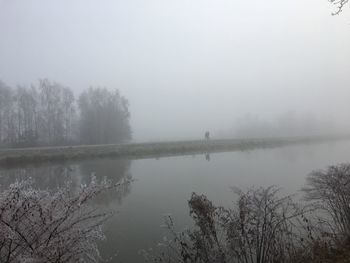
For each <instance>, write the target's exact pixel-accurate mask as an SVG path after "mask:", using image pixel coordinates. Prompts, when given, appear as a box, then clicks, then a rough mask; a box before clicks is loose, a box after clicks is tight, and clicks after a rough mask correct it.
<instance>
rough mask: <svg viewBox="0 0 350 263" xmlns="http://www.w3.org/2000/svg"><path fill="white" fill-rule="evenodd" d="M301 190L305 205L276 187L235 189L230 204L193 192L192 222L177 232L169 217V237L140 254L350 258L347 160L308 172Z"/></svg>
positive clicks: (192, 258) (156, 258)
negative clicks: (220, 204) (217, 203)
mask: <svg viewBox="0 0 350 263" xmlns="http://www.w3.org/2000/svg"><path fill="white" fill-rule="evenodd" d="M303 190H304V193H305V197H306V200H307V201H308V202H307V203H305V204H303V206H300V205H297V204H296V203H295V202H294V201H293V199H292V197H291V196H282V197H280V195H279V193H278V189H277V188H275V187H268V188H258V189H250V190H248V191H246V192H242V191H240V190H235V193H236V194H237V197H238V198H237V201H236V205H235V207H233V208H232V209H227V208H223V207H217V206H215V205H213V203H212V202H211V201H210V200H208V199H207V197H206V196H204V195H197V194H195V193H193V194H192V196H191V199H190V200H189V208H190V215H191V217H192V219H193V221H194V228H193V229H191V230H187V231H183V232H176V231H175V226H174V222H173V220H172V218H171V217H167V218H166V227H167V228H168V229H169V231H170V233H171V238H170V239H167V238H165V239H164V242H162V243H161V244H159V246H158V249H157V250H156V251H153V250H151V251H143V253H144V256H145V258H146V260H148V261H151V262H183V263H190V262H195V263H209V262H214V263H215V262H217V263H219V262H220V263H226V262H234V263H277V262H278V263H291V262H300V263H306V262H314V263H316V262H317V263H331V262H350V164H339V165H336V166H330V167H329V168H328V169H326V170H319V171H314V172H312V173H311V174H309V175H308V177H307V185H306V187H305V188H304V189H303Z"/></svg>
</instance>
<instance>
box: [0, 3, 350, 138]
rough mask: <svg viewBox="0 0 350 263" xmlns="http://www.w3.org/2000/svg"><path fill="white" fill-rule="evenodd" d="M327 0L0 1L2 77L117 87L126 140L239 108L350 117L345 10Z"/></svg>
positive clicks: (214, 124)
mask: <svg viewBox="0 0 350 263" xmlns="http://www.w3.org/2000/svg"><path fill="white" fill-rule="evenodd" d="M348 9H349V10H350V8H349V6H347V7H346V10H345V12H343V13H342V15H341V16H331V12H332V11H334V10H335V9H334V7H333V6H332V5H330V4H329V3H328V1H327V0H307V1H305V0H282V1H281V0H266V1H262V0H250V1H238V0H123V1H121V0H95V1H92V0H50V1H49V0H0V79H1V80H3V81H4V82H6V83H8V84H10V85H16V84H30V83H35V82H36V81H37V80H38V79H39V78H49V79H50V80H52V81H57V82H60V83H62V84H64V85H67V86H69V87H71V88H72V89H73V90H74V91H76V93H78V92H79V91H81V90H82V89H84V88H87V87H89V86H90V85H94V86H97V85H101V86H107V87H109V88H118V89H119V90H120V91H121V93H122V94H123V95H124V96H126V97H127V98H128V99H129V101H130V110H131V114H132V117H131V123H132V128H133V136H134V139H135V140H156V139H180V138H181V139H184V138H202V137H203V135H204V131H205V130H210V131H212V133H214V134H215V131H219V130H226V129H230V128H232V125H234V123H235V121H236V120H237V119H238V118H240V117H242V116H244V115H246V114H253V115H258V116H260V117H261V118H266V119H271V118H274V117H276V116H278V115H281V114H283V113H285V112H289V111H294V112H299V113H300V112H301V113H303V112H305V113H312V114H314V115H316V116H327V117H328V118H334V119H337V120H346V121H349V120H350V118H349V115H350V85H349V83H350V12H349V10H348Z"/></svg>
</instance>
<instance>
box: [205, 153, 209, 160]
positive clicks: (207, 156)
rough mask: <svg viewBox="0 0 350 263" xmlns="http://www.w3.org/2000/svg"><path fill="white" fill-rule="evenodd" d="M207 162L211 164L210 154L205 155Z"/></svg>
mask: <svg viewBox="0 0 350 263" xmlns="http://www.w3.org/2000/svg"><path fill="white" fill-rule="evenodd" d="M205 160H206V161H208V162H210V154H209V153H206V154H205Z"/></svg>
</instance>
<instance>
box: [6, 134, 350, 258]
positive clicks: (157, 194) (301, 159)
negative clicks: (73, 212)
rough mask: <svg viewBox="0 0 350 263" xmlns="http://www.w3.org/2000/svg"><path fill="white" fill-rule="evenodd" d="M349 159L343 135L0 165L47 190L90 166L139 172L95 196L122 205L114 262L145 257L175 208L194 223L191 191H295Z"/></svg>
mask: <svg viewBox="0 0 350 263" xmlns="http://www.w3.org/2000/svg"><path fill="white" fill-rule="evenodd" d="M349 160H350V142H344V141H343V142H330V143H321V144H308V145H293V146H286V147H281V148H274V149H257V150H252V151H242V152H228V153H217V154H210V155H196V156H178V157H166V158H160V159H144V160H118V159H96V160H86V161H81V162H78V163H71V164H50V165H49V164H44V165H41V166H34V167H25V168H12V169H2V170H0V186H1V188H2V189H3V188H6V187H7V186H8V185H9V184H10V183H11V182H14V181H15V180H16V179H20V178H27V177H29V176H31V177H32V178H33V179H34V182H35V184H36V186H37V187H39V188H42V189H46V188H50V189H54V188H57V187H59V186H61V185H63V184H64V183H65V181H67V180H71V181H72V182H73V185H74V186H77V185H79V184H81V183H86V182H88V181H89V179H90V176H91V174H92V173H94V174H96V176H97V177H104V176H106V177H108V178H109V179H112V180H114V181H118V180H120V179H121V178H125V177H128V178H132V179H134V181H133V182H132V183H131V184H130V185H129V186H126V187H123V188H122V189H120V191H118V192H111V193H107V194H105V195H103V196H101V197H99V198H98V199H97V200H96V204H97V205H99V206H100V207H101V208H103V209H113V210H115V211H117V213H116V214H115V216H114V217H113V218H112V219H111V220H109V221H108V222H107V223H106V225H105V227H104V228H105V233H106V236H107V239H106V240H105V241H104V242H102V243H101V244H100V249H101V254H102V255H103V256H104V257H105V258H109V257H110V256H113V255H114V254H116V253H117V254H118V256H117V257H116V258H115V259H114V260H113V262H142V258H141V256H140V255H139V254H138V251H139V250H140V249H147V248H150V247H155V246H156V244H157V243H158V242H159V241H161V240H162V237H163V236H164V235H165V234H166V233H165V230H164V229H163V228H161V225H162V223H163V215H164V214H168V213H171V214H172V216H173V218H174V220H175V222H176V227H177V228H178V229H183V228H185V227H187V226H190V225H191V220H190V218H189V211H188V207H187V200H188V199H189V198H190V196H191V193H192V192H196V193H199V194H205V195H207V196H208V198H209V199H211V200H213V201H214V203H215V204H217V205H225V206H228V205H231V206H232V205H233V200H234V199H235V198H234V194H233V193H232V192H231V190H230V187H231V186H236V187H240V188H242V189H246V188H248V187H252V186H256V187H258V186H269V185H277V186H280V187H281V188H282V191H283V193H286V194H290V193H295V192H298V191H299V189H300V188H301V187H302V186H303V185H304V183H305V176H306V175H307V174H308V173H310V172H311V171H312V170H315V169H322V168H326V167H327V166H328V165H332V164H337V163H340V162H347V161H349Z"/></svg>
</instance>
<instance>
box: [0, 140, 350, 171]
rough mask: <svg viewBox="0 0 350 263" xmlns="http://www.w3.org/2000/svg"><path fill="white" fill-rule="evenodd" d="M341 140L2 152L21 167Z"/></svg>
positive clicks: (0, 160) (2, 159)
mask: <svg viewBox="0 0 350 263" xmlns="http://www.w3.org/2000/svg"><path fill="white" fill-rule="evenodd" d="M340 140H350V135H341V136H313V137H290V138H261V139H220V140H208V141H205V140H192V141H174V142H152V143H129V144H109V145H81V146H59V147H36V148H21V149H2V150H0V165H18V164H21V163H37V162H51V161H66V160H75V159H87V158H102V157H114V158H129V159H142V158H151V157H156V158H157V157H163V156H175V155H189V154H203V153H214V152H225V151H242V150H250V149H256V148H273V147H281V146H285V145H290V144H305V143H322V142H328V141H340Z"/></svg>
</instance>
